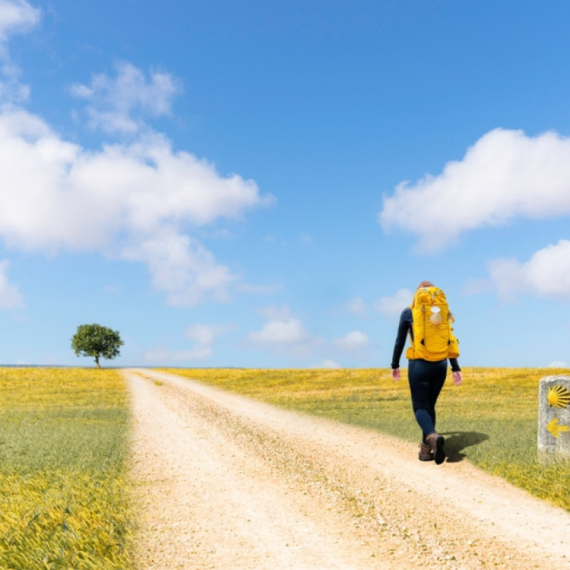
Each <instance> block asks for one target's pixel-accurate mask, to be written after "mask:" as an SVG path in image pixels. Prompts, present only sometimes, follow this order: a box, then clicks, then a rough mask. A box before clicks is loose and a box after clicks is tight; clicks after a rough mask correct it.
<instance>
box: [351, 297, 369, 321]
mask: <svg viewBox="0 0 570 570" xmlns="http://www.w3.org/2000/svg"><path fill="white" fill-rule="evenodd" d="M346 310H347V311H348V312H349V313H350V314H352V315H356V316H357V317H363V316H364V315H365V314H366V309H365V306H364V300H363V299H362V297H354V298H352V299H350V301H348V303H347V304H346Z"/></svg>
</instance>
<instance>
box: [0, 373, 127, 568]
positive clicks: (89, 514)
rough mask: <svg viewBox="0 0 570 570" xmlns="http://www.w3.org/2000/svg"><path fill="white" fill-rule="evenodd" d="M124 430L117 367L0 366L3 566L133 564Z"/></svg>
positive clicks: (0, 547) (0, 541)
mask: <svg viewBox="0 0 570 570" xmlns="http://www.w3.org/2000/svg"><path fill="white" fill-rule="evenodd" d="M127 433H128V402H127V394H126V389H125V386H124V382H123V380H122V378H121V377H120V376H119V375H118V374H117V373H116V372H115V371H110V370H80V369H0V568H2V569H6V570H7V569H17V570H24V569H25V570H36V569H38V570H39V569H42V570H47V569H60V568H61V569H73V570H88V569H89V570H95V569H97V570H106V569H119V568H129V567H130V562H129V560H130V558H129V553H130V541H131V538H130V537H131V530H130V529H131V523H130V520H129V518H128V513H129V504H128V499H127V492H126V471H125V469H126V464H125V459H126V454H127V452H128V439H127Z"/></svg>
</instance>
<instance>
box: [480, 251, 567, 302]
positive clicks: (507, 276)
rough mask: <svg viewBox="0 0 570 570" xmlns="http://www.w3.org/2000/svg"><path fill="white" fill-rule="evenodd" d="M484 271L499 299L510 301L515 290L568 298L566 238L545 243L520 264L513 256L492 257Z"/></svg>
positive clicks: (516, 291)
mask: <svg viewBox="0 0 570 570" xmlns="http://www.w3.org/2000/svg"><path fill="white" fill-rule="evenodd" d="M488 270H489V275H490V283H491V287H493V288H494V289H496V291H497V294H498V296H499V298H501V299H503V300H511V299H513V298H515V297H516V296H517V294H519V293H532V294H536V295H540V296H543V297H551V298H570V241H569V240H560V241H559V242H558V243H557V244H555V245H549V246H547V247H545V248H544V249H541V250H539V251H537V252H535V253H534V254H533V255H532V256H531V258H530V259H529V260H528V261H525V262H522V263H521V262H519V261H517V260H516V259H494V260H492V261H490V262H489V264H488ZM481 288H482V287H481Z"/></svg>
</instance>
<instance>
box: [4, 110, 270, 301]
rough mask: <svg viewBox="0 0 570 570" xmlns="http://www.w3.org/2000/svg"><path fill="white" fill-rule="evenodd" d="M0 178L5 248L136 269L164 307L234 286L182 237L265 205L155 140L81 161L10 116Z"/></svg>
mask: <svg viewBox="0 0 570 570" xmlns="http://www.w3.org/2000/svg"><path fill="white" fill-rule="evenodd" d="M0 174H1V176H2V186H1V187H0V239H2V240H4V242H5V244H6V245H7V246H8V247H11V248H15V249H20V250H26V251H39V252H47V253H54V252H57V251H59V250H61V249H65V250H71V251H78V252H93V251H98V252H101V253H103V254H105V255H108V256H111V257H115V258H122V259H126V260H131V261H140V262H143V263H145V264H146V265H147V266H148V268H149V270H150V272H151V275H152V279H153V283H154V285H155V287H156V288H157V289H158V290H161V291H165V292H166V293H167V295H168V302H169V303H170V304H173V305H187V306H191V305H195V304H196V303H199V302H200V301H201V300H202V299H203V298H204V295H212V296H213V297H214V298H215V299H218V300H223V299H226V298H227V296H228V293H227V288H228V287H229V286H230V285H231V284H232V283H233V282H235V281H236V280H238V279H239V276H237V275H234V274H232V273H231V271H230V270H229V269H228V268H227V267H225V266H223V265H220V264H218V263H216V261H215V259H214V257H213V256H212V254H211V253H210V252H209V251H208V250H206V249H205V248H204V246H202V245H201V244H200V243H199V242H198V241H196V240H195V239H194V238H192V237H190V236H188V235H187V232H188V231H190V230H192V228H197V227H199V226H204V225H206V224H211V223H213V222H215V221H217V220H220V219H240V218H242V217H243V215H244V213H245V212H246V211H248V210H251V209H252V208H255V207H258V206H261V205H266V204H269V203H270V202H271V198H264V197H262V196H260V194H259V190H258V188H257V185H256V184H255V182H253V181H252V180H244V179H243V178H241V177H240V176H238V175H235V174H233V175H231V176H227V177H224V176H221V175H220V174H219V173H218V172H217V171H216V169H215V168H214V166H213V165H212V164H210V163H208V162H207V161H205V160H200V159H198V158H196V157H195V156H193V155H192V154H189V153H187V152H182V151H180V152H175V151H173V149H172V147H171V145H170V142H169V141H168V140H167V139H166V138H165V137H163V136H160V135H149V136H145V137H142V138H139V139H138V140H137V141H135V142H133V143H132V144H113V145H106V146H104V147H103V148H102V150H100V151H97V152H93V151H87V150H85V149H83V148H81V147H80V146H78V145H76V144H72V143H70V142H67V141H65V140H63V139H62V138H61V137H60V136H59V135H58V134H57V133H55V132H54V131H53V130H52V129H51V128H50V127H49V126H48V125H47V124H46V123H45V122H44V121H43V120H42V119H40V118H39V117H37V116H35V115H33V114H31V113H28V112H26V111H24V110H22V109H18V108H13V107H12V108H9V109H4V111H3V112H2V113H1V114H0ZM31 205H33V207H30V206H31Z"/></svg>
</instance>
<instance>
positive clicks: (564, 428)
mask: <svg viewBox="0 0 570 570" xmlns="http://www.w3.org/2000/svg"><path fill="white" fill-rule="evenodd" d="M538 459H539V460H540V461H552V460H555V459H570V376H546V377H544V378H542V379H541V380H540V385H539V388H538Z"/></svg>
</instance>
